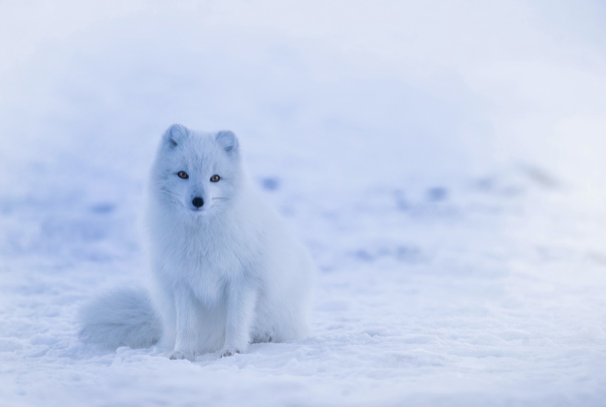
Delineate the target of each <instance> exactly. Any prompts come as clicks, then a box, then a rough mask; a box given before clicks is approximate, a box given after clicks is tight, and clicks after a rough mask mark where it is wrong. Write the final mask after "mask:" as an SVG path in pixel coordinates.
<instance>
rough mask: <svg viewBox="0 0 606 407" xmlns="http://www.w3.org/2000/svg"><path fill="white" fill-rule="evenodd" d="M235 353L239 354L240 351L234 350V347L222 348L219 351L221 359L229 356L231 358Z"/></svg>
mask: <svg viewBox="0 0 606 407" xmlns="http://www.w3.org/2000/svg"><path fill="white" fill-rule="evenodd" d="M236 353H240V350H239V349H236V348H235V347H233V346H228V347H227V348H224V349H223V350H222V351H221V357H222V358H226V357H229V356H233V355H235V354H236Z"/></svg>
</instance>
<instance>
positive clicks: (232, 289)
mask: <svg viewBox="0 0 606 407" xmlns="http://www.w3.org/2000/svg"><path fill="white" fill-rule="evenodd" d="M256 301H257V290H256V289H254V288H251V287H246V283H240V284H230V285H229V286H228V287H227V320H226V323H225V345H224V346H223V349H222V350H221V357H226V356H232V355H234V354H236V353H241V352H245V351H246V349H247V348H248V343H249V342H250V325H251V322H252V319H253V312H254V309H255V303H256Z"/></svg>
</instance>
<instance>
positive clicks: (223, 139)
mask: <svg viewBox="0 0 606 407" xmlns="http://www.w3.org/2000/svg"><path fill="white" fill-rule="evenodd" d="M215 140H216V141H217V143H219V145H220V146H221V147H223V149H224V150H225V151H226V152H227V153H229V154H234V153H237V152H238V147H239V143H238V138H237V137H236V135H235V134H234V133H233V131H228V130H226V131H220V132H218V133H217V135H216V136H215Z"/></svg>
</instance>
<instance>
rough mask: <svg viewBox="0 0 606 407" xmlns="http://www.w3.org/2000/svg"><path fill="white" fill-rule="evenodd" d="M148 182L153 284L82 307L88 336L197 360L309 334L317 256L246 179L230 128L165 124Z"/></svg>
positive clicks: (85, 336) (83, 327)
mask: <svg viewBox="0 0 606 407" xmlns="http://www.w3.org/2000/svg"><path fill="white" fill-rule="evenodd" d="M149 189H150V190H149V195H150V196H149V198H148V202H149V207H148V208H147V227H148V233H147V235H148V237H149V242H148V244H149V247H148V249H149V253H150V260H151V266H152V276H153V280H154V285H153V286H154V288H153V289H152V290H151V292H150V294H148V293H147V291H145V290H143V289H121V290H117V291H115V292H110V293H109V294H106V295H105V296H102V297H100V298H98V299H96V300H94V301H93V302H92V303H90V304H88V305H87V306H85V307H84V308H83V309H82V312H81V314H80V324H81V337H82V338H83V339H84V340H87V341H89V342H95V343H99V344H102V345H104V346H106V347H110V348H116V347H118V346H130V347H133V348H135V347H148V346H151V345H153V344H154V343H156V342H159V345H160V346H161V347H162V348H164V349H166V350H167V351H168V352H169V354H170V358H171V359H189V360H193V359H194V358H195V357H196V355H199V354H202V353H208V352H216V351H220V355H221V356H230V355H233V354H235V353H240V352H245V351H246V350H247V347H248V345H249V343H251V342H281V341H288V340H293V339H297V338H300V337H302V336H303V335H305V333H306V332H307V328H308V314H309V309H310V301H311V298H310V297H311V291H312V280H313V275H314V273H315V271H314V265H313V262H312V260H311V258H310V256H309V255H308V253H307V251H306V250H305V249H304V247H303V246H302V245H301V244H300V243H299V242H298V241H297V239H296V238H295V237H294V235H293V234H292V233H291V232H290V231H289V230H288V228H287V227H286V226H285V225H284V224H283V222H282V221H281V220H280V218H279V216H278V214H277V213H276V212H275V211H274V210H273V208H271V207H270V206H269V205H268V204H267V203H266V202H265V200H264V199H263V197H262V196H261V195H260V193H259V192H257V190H256V189H255V188H254V187H253V185H252V184H251V182H250V181H249V180H248V179H247V177H246V176H245V174H244V171H243V168H242V163H241V157H240V147H239V144H238V139H237V138H236V136H235V135H234V133H232V132H231V131H220V132H218V133H201V132H194V131H191V130H189V129H187V128H185V127H184V126H181V125H173V126H171V127H170V128H169V129H168V130H167V131H166V133H165V134H164V136H163V137H162V140H161V143H160V146H159V148H158V152H157V155H156V159H155V162H154V164H153V167H152V171H151V182H150V188H149Z"/></svg>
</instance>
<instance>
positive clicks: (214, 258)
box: [170, 241, 247, 306]
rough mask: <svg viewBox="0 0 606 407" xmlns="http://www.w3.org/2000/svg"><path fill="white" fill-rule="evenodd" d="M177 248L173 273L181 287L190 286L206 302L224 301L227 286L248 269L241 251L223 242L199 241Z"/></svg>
mask: <svg viewBox="0 0 606 407" xmlns="http://www.w3.org/2000/svg"><path fill="white" fill-rule="evenodd" d="M196 243H197V244H190V245H183V246H181V247H182V249H183V250H179V251H173V253H171V256H170V257H173V259H172V261H170V263H171V264H172V267H171V269H172V270H171V274H172V275H173V278H174V279H175V280H176V281H175V283H177V284H178V285H179V286H181V287H186V288H188V289H189V290H191V292H192V293H193V294H194V296H195V297H196V298H198V299H199V300H200V301H201V302H203V303H205V304H206V305H209V306H210V305H213V304H215V303H217V302H220V301H221V300H222V298H223V296H224V293H225V288H226V286H227V285H228V284H230V283H231V282H233V281H235V280H240V279H241V277H242V276H243V275H244V274H245V273H246V268H247V265H246V262H244V261H242V256H241V255H240V254H241V253H238V252H237V251H236V250H235V248H234V247H232V246H230V245H228V244H217V243H220V242H217V241H215V242H204V241H203V242H196Z"/></svg>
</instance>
